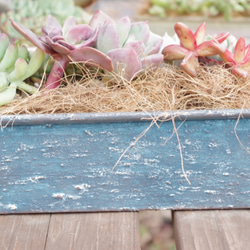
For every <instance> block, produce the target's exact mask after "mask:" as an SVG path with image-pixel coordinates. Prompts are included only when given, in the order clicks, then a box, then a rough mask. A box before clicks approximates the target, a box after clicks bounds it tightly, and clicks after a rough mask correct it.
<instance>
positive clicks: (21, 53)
mask: <svg viewBox="0 0 250 250" xmlns="http://www.w3.org/2000/svg"><path fill="white" fill-rule="evenodd" d="M17 57H18V58H23V59H24V60H27V59H28V58H29V51H28V49H27V48H26V47H25V46H24V45H21V46H19V47H18V56H17Z"/></svg>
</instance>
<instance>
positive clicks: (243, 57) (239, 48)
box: [220, 37, 250, 78]
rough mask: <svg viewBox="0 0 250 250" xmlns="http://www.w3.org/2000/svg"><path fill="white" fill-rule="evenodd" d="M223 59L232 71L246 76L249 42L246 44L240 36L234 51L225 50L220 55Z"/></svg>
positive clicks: (248, 61) (249, 60)
mask: <svg viewBox="0 0 250 250" xmlns="http://www.w3.org/2000/svg"><path fill="white" fill-rule="evenodd" d="M220 56H221V57H222V59H223V61H224V62H225V63H226V64H227V65H228V66H230V67H231V68H232V73H233V74H235V75H239V76H241V77H243V78H246V77H248V76H249V74H250V44H249V45H247V46H246V44H245V39H244V38H243V37H240V38H239V39H238V41H237V43H236V45H235V48H234V52H231V51H230V50H228V49H227V50H226V51H225V52H223V53H222V54H221V55H220Z"/></svg>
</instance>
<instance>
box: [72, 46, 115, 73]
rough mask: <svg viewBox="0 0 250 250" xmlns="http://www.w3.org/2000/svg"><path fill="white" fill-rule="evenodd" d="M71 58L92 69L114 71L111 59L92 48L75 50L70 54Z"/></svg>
mask: <svg viewBox="0 0 250 250" xmlns="http://www.w3.org/2000/svg"><path fill="white" fill-rule="evenodd" d="M69 58H70V59H71V60H72V61H75V62H83V63H85V64H86V65H89V66H92V67H100V68H101V69H104V70H107V71H112V70H113V65H112V61H111V59H110V58H109V57H108V56H107V55H105V54H104V53H102V52H101V51H98V50H96V49H94V48H91V47H84V48H81V49H77V50H73V51H72V52H71V53H70V54H69Z"/></svg>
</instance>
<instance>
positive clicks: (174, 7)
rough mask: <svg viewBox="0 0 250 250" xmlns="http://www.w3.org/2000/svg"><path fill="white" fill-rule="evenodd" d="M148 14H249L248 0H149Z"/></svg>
mask: <svg viewBox="0 0 250 250" xmlns="http://www.w3.org/2000/svg"><path fill="white" fill-rule="evenodd" d="M150 3H151V5H152V6H151V8H150V9H149V14H151V15H158V16H162V17H164V16H166V15H168V14H175V15H188V14H192V13H195V14H200V15H206V16H218V15H223V16H224V18H225V20H230V19H231V18H232V16H233V14H235V13H237V14H249V11H250V3H249V0H228V1H225V0H191V1H190V0H150Z"/></svg>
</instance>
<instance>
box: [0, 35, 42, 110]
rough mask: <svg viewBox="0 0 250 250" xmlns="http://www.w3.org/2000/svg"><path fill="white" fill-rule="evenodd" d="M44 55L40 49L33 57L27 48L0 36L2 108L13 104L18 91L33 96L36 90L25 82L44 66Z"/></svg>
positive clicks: (5, 36) (0, 101) (0, 102)
mask: <svg viewBox="0 0 250 250" xmlns="http://www.w3.org/2000/svg"><path fill="white" fill-rule="evenodd" d="M43 59H44V53H43V52H42V51H41V50H40V49H36V51H35V52H34V53H33V54H32V55H31V57H30V53H29V52H28V50H27V48H26V47H25V46H19V45H17V44H15V43H10V40H9V37H8V36H7V35H6V34H5V33H2V34H0V106H1V105H4V104H7V103H9V102H11V101H12V100H13V99H14V97H15V95H16V89H17V88H18V89H20V90H22V91H25V92H28V93H30V94H33V93H34V92H36V90H37V89H36V88H35V87H33V86H31V85H29V84H27V83H25V82H24V80H25V79H27V78H29V77H30V76H32V75H33V74H34V73H35V72H36V71H37V70H38V69H39V68H40V66H41V65H42V63H43Z"/></svg>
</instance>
